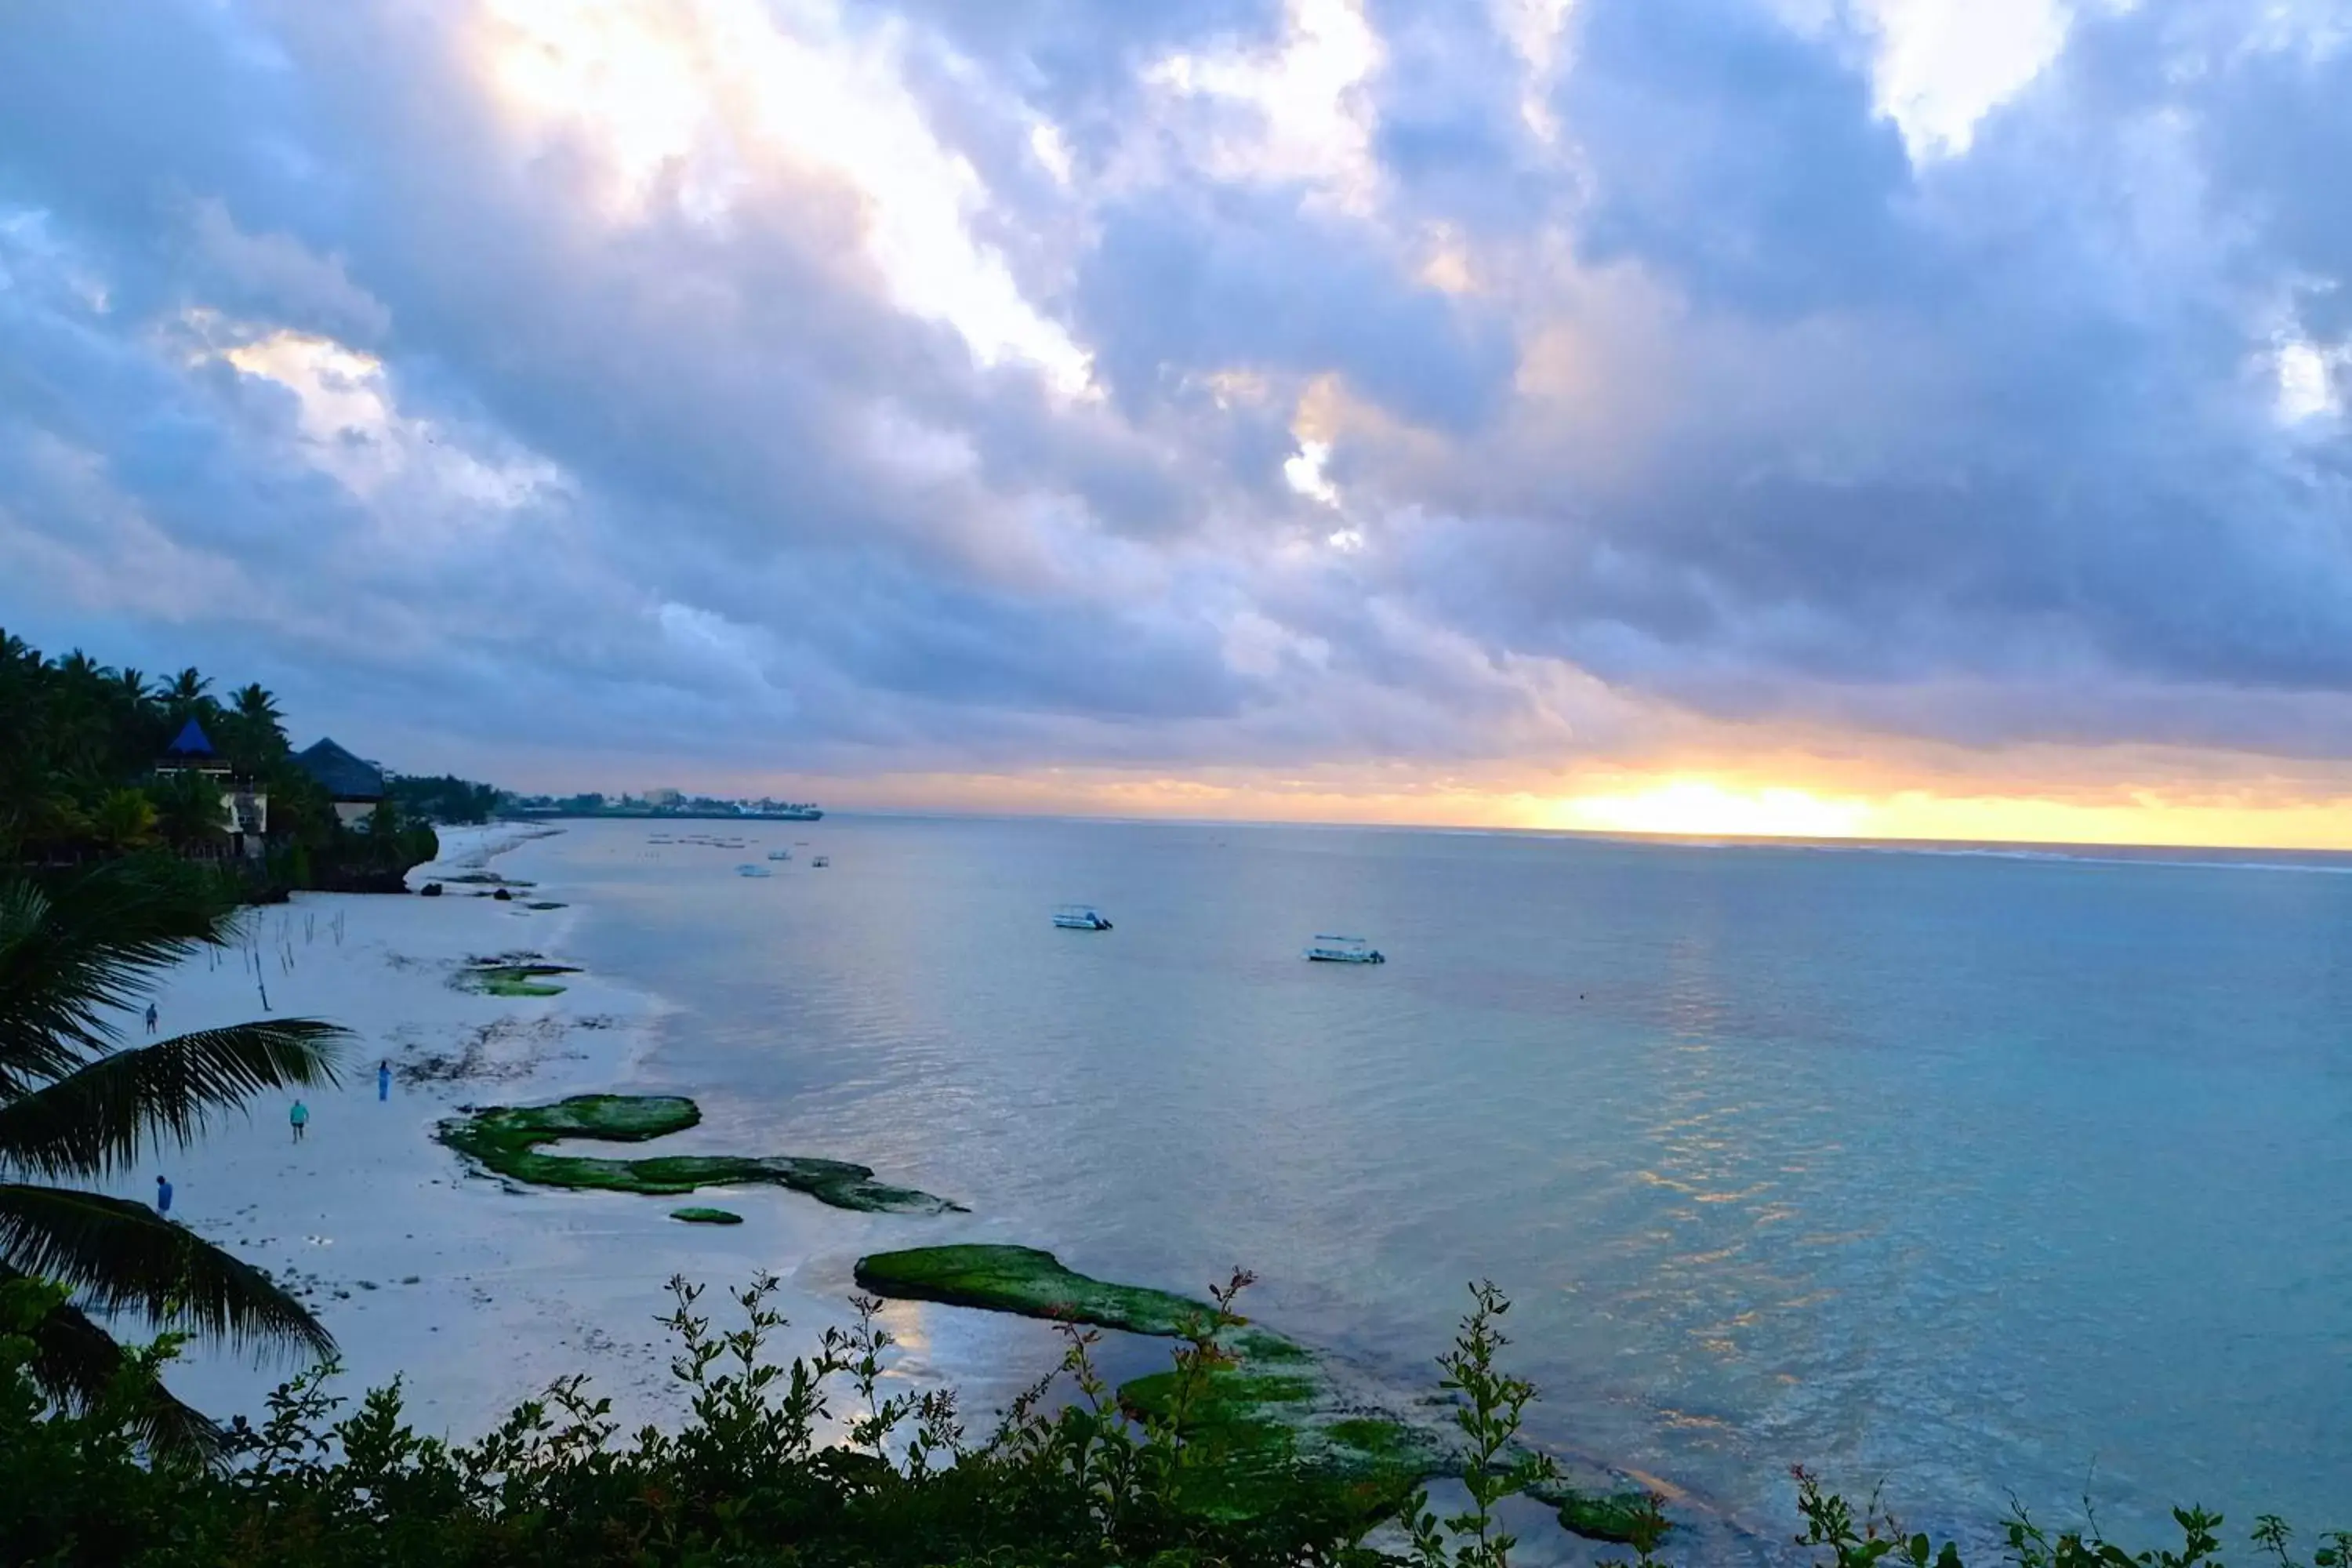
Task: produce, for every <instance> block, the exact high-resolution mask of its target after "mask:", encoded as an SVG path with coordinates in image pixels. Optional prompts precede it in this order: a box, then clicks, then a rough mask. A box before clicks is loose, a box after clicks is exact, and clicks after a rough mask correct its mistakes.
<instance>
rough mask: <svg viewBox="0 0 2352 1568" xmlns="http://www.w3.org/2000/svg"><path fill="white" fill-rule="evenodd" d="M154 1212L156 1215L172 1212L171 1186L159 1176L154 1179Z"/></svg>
mask: <svg viewBox="0 0 2352 1568" xmlns="http://www.w3.org/2000/svg"><path fill="white" fill-rule="evenodd" d="M155 1212H156V1213H157V1214H170V1213H171V1212H172V1184H171V1183H169V1182H167V1181H165V1180H164V1179H163V1177H161V1176H158V1177H156V1178H155Z"/></svg>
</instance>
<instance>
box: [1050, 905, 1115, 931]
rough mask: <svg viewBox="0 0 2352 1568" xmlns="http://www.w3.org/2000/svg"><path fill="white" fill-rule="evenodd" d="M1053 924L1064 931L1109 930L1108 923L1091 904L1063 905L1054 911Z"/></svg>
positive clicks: (1100, 912)
mask: <svg viewBox="0 0 2352 1568" xmlns="http://www.w3.org/2000/svg"><path fill="white" fill-rule="evenodd" d="M1054 923H1055V925H1057V926H1060V927H1061V928H1062V929H1063V930H1064V931H1108V930H1110V921H1108V920H1105V919H1104V918H1103V913H1102V911H1101V910H1097V909H1096V908H1095V907H1094V906H1093V905H1092V904H1064V905H1063V906H1062V907H1061V908H1060V909H1057V910H1055V911H1054Z"/></svg>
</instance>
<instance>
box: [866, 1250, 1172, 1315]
mask: <svg viewBox="0 0 2352 1568" xmlns="http://www.w3.org/2000/svg"><path fill="white" fill-rule="evenodd" d="M856 1279H857V1283H858V1286H859V1288H860V1289H866V1290H872V1291H874V1292H876V1293H877V1294H878V1295H883V1296H895V1297H897V1298H898V1299H899V1300H908V1301H939V1302H943V1303H945V1304H946V1305H948V1306H950V1307H978V1308H980V1309H982V1310H984V1311H991V1312H1014V1313H1018V1314H1019V1315H1021V1316H1022V1317H1024V1318H1057V1319H1067V1320H1069V1321H1074V1322H1080V1323H1094V1324H1097V1325H1099V1326H1100V1327H1103V1328H1106V1329H1125V1330H1126V1331H1128V1332H1129V1333H1136V1334H1157V1335H1160V1336H1163V1337H1164V1336H1167V1335H1172V1334H1174V1333H1176V1332H1177V1331H1179V1330H1180V1329H1181V1328H1182V1327H1183V1326H1184V1324H1185V1323H1186V1322H1188V1321H1194V1320H1198V1319H1202V1318H1206V1317H1207V1316H1208V1315H1209V1304H1208V1303H1207V1302H1206V1301H1196V1300H1193V1299H1192V1298H1191V1297H1190V1296H1178V1295H1175V1294H1172V1293H1171V1292H1170V1291H1166V1290H1154V1289H1151V1288H1150V1287H1149V1286H1145V1285H1114V1284H1111V1283H1110V1282H1108V1280H1102V1279H1091V1278H1089V1277H1087V1275H1084V1274H1080V1273H1077V1272H1076V1271H1074V1270H1072V1269H1068V1268H1063V1267H1062V1260H1061V1259H1060V1258H1056V1257H1055V1256H1054V1255H1053V1254H1052V1253H1050V1252H1046V1251H1044V1250H1042V1249H1040V1248H1038V1247H1003V1246H995V1245H973V1246H963V1247H908V1248H907V1249H905V1250H904V1251H900V1252H877V1253H874V1254H872V1255H871V1256H869V1257H866V1258H859V1259H858V1260H857V1268H856Z"/></svg>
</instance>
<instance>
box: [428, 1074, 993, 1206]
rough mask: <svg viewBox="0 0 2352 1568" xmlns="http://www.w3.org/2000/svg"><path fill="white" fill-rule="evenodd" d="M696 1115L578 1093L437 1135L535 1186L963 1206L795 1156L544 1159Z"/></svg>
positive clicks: (466, 1121) (675, 1102)
mask: <svg viewBox="0 0 2352 1568" xmlns="http://www.w3.org/2000/svg"><path fill="white" fill-rule="evenodd" d="M701 1120H702V1111H701V1109H700V1107H698V1106H697V1105H696V1104H695V1103H694V1101H692V1100H687V1099H684V1098H682V1097H680V1096H677V1095H661V1094H656V1095H633V1094H583V1095H574V1096H573V1097H572V1098H571V1099H569V1100H557V1101H556V1102H555V1103H554V1104H552V1105H514V1106H483V1107H476V1108H471V1109H467V1110H465V1112H464V1114H462V1115H458V1116H454V1117H451V1118H449V1119H448V1120H447V1121H443V1122H442V1123H441V1124H440V1126H439V1127H438V1128H437V1129H436V1131H435V1133H434V1136H435V1137H436V1138H438V1139H439V1140H440V1141H441V1142H443V1143H445V1144H446V1145H447V1146H448V1147H450V1148H452V1149H455V1150H456V1151H457V1152H459V1153H460V1154H463V1155H465V1156H467V1158H468V1159H471V1160H473V1161H474V1162H475V1163H477V1164H478V1165H480V1166H481V1167H482V1168H483V1169H485V1170H487V1171H489V1172H491V1173H494V1174H497V1175H499V1176H503V1177H505V1178H506V1179H508V1180H509V1181H511V1182H519V1183H523V1184H528V1185H530V1186H538V1187H570V1188H575V1189H583V1190H593V1191H603V1192H621V1193H643V1194H648V1195H653V1196H660V1197H673V1196H677V1195H681V1194H687V1193H692V1192H698V1191H699V1190H701V1189H702V1188H704V1187H730V1186H753V1185H761V1186H772V1187H787V1188H790V1189H791V1190H793V1192H798V1193H805V1194H808V1195H809V1196H810V1197H813V1198H814V1199H816V1200H817V1201H818V1202H819V1203H823V1204H830V1205H833V1206H834V1207H835V1208H843V1209H856V1210H858V1211H860V1212H862V1213H866V1214H948V1213H957V1212H961V1205H956V1204H951V1203H950V1202H948V1201H947V1200H946V1199H944V1198H938V1197H934V1196H932V1195H931V1194H929V1193H925V1192H919V1191H917V1190H916V1189H914V1188H912V1187H900V1186H893V1185H891V1184H888V1183H887V1182H877V1181H876V1180H875V1179H874V1172H873V1171H872V1170H871V1169H870V1168H869V1167H867V1166H865V1165H855V1164H851V1163H849V1162H847V1161H845V1160H820V1159H812V1158H808V1157H805V1156H801V1155H793V1154H658V1155H654V1156H651V1157H649V1158H646V1159H638V1160H613V1159H603V1158H598V1157H595V1156H591V1155H580V1154H550V1153H546V1152H543V1150H542V1146H543V1145H545V1144H549V1143H554V1142H561V1141H562V1140H566V1139H582V1140H591V1141H594V1142H606V1143H643V1142H649V1141H650V1140H653V1139H656V1138H665V1137H667V1136H669V1135H670V1134H671V1133H673V1132H683V1131H686V1130H687V1129H688V1128H690V1127H693V1126H695V1125H697V1124H698V1123H699V1122H700V1121H701Z"/></svg>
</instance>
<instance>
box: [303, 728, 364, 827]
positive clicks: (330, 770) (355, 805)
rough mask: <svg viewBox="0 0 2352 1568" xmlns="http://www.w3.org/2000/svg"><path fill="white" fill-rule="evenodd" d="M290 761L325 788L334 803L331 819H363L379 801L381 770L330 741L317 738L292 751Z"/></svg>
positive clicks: (345, 821)
mask: <svg viewBox="0 0 2352 1568" xmlns="http://www.w3.org/2000/svg"><path fill="white" fill-rule="evenodd" d="M294 762H295V764H296V765H297V766H299V768H300V769H301V770H302V771H303V772H304V773H309V774H310V776H311V777H312V778H314V779H316V780H318V781H319V784H320V787H322V788H323V789H325V790H326V792H327V794H328V795H329V796H330V797H331V799H332V800H333V801H334V803H335V820H336V821H337V822H340V823H341V824H342V825H343V826H345V827H356V826H359V825H360V824H361V823H362V822H365V821H366V820H367V819H368V816H369V815H370V814H371V813H373V811H374V810H375V808H376V807H377V806H378V805H382V804H383V798H384V795H385V794H386V791H385V788H384V783H383V769H382V768H380V767H377V766H376V765H375V764H374V763H371V762H367V761H364V760H362V758H359V757H355V756H353V755H352V754H351V752H347V751H345V750H343V749H342V748H341V746H338V745H337V744H335V742H332V741H330V740H321V741H320V742H319V743H318V744H317V745H315V746H312V747H311V748H310V750H309V751H307V752H297V753H295V757H294Z"/></svg>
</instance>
